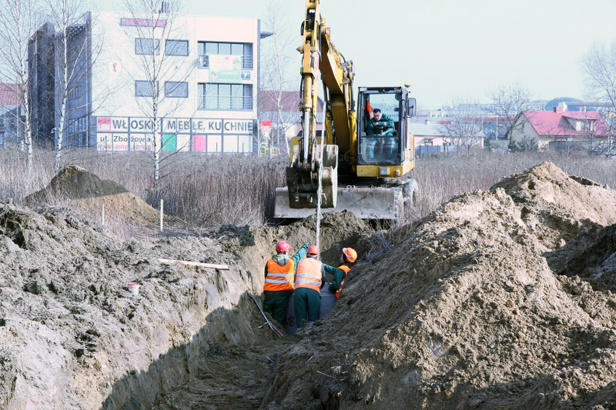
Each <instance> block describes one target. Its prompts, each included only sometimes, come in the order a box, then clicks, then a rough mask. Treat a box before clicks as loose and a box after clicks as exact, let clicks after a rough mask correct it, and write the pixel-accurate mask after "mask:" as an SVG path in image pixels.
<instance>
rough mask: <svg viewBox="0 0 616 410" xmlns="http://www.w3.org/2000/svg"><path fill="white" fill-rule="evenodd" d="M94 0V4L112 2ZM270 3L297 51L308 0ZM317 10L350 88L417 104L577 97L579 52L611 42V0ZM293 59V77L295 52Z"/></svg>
mask: <svg viewBox="0 0 616 410" xmlns="http://www.w3.org/2000/svg"><path fill="white" fill-rule="evenodd" d="M95 1H97V3H99V8H100V9H102V10H104V9H109V7H112V6H111V5H112V4H113V3H110V2H109V1H103V0H95ZM116 1H117V0H116ZM273 1H274V3H276V4H277V9H278V10H279V13H280V14H281V15H284V16H285V17H286V19H287V20H288V22H289V24H290V26H291V27H294V29H293V30H292V31H291V35H296V36H297V41H296V42H295V43H294V47H293V48H296V47H297V46H299V45H300V43H301V37H300V35H299V27H300V24H301V22H302V21H303V15H304V8H305V4H306V2H305V1H304V0H273ZM267 3H268V0H216V1H214V0H183V9H184V12H185V13H187V14H203V15H220V16H239V17H255V18H260V19H262V20H263V21H264V22H265V21H266V20H267ZM114 7H117V6H114ZM116 9H117V8H116ZM321 14H322V15H323V16H324V17H325V18H326V19H327V22H328V25H329V26H330V27H331V38H332V41H333V42H334V44H335V45H336V47H337V48H338V49H339V50H340V52H341V53H342V54H343V55H344V56H345V58H346V59H347V60H353V62H354V64H355V74H356V77H355V85H356V86H378V85H401V84H403V83H405V82H409V83H410V84H411V90H412V93H413V94H414V96H415V97H416V98H417V101H418V106H419V108H438V107H440V106H442V105H447V104H449V103H450V102H451V101H452V100H453V99H464V100H478V101H479V102H489V101H490V99H489V92H490V91H491V90H494V89H496V88H497V87H499V86H501V85H507V84H511V83H517V84H519V85H521V86H523V87H525V88H527V89H528V90H529V91H530V92H531V94H532V96H533V98H535V99H545V100H550V99H552V98H556V97H562V96H566V97H575V98H584V82H583V76H582V71H581V68H580V63H579V59H580V56H581V55H582V54H583V53H585V52H586V51H587V50H588V49H589V48H590V47H591V45H592V44H593V43H594V42H599V43H602V42H603V43H607V42H610V41H612V40H615V39H616V24H615V23H614V20H615V18H616V0H589V1H585V2H581V1H579V0H575V1H574V0H517V1H505V0H464V1H460V0H430V1H426V0H422V1H418V0H405V1H400V0H378V1H366V0H322V1H321ZM262 29H263V30H267V27H263V28H262ZM264 41H267V40H264ZM292 56H293V58H295V59H296V60H297V63H296V65H295V68H294V69H295V70H296V72H297V76H298V81H299V65H300V55H299V53H296V52H293V53H292Z"/></svg>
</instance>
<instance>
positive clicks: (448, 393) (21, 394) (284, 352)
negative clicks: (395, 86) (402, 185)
mask: <svg viewBox="0 0 616 410" xmlns="http://www.w3.org/2000/svg"><path fill="white" fill-rule="evenodd" d="M59 177H60V178H59V180H57V181H56V182H52V183H51V184H50V187H48V189H47V190H46V191H45V194H43V193H39V194H36V195H34V196H32V197H31V198H30V199H29V201H28V204H29V207H22V206H17V205H12V204H11V205H9V204H0V254H2V255H3V258H2V260H0V272H1V274H0V408H11V409H26V408H28V409H29V408H32V409H34V408H37V409H38V408H41V409H43V408H83V409H91V408H100V407H102V408H106V409H116V408H124V409H132V408H158V409H185V408H194V409H203V408H206V409H209V408H211V409H219V408H246V409H250V408H264V409H300V408H301V409H322V408H325V409H338V408H340V409H355V408H364V407H370V408H391V409H402V408H405V409H406V408H434V409H437V408H438V409H440V408H538V407H542V408H550V409H560V408H576V407H579V408H594V409H602V408H606V409H607V408H616V399H615V398H614V396H615V393H616V324H615V323H616V296H615V295H614V292H616V279H615V276H614V275H615V274H616V272H615V271H616V256H614V255H616V225H615V224H616V192H614V191H613V190H611V189H609V188H608V187H605V186H599V185H597V184H594V183H593V182H592V181H588V180H585V179H582V178H577V177H573V176H569V175H566V174H565V173H564V172H563V171H562V170H560V169H559V168H557V167H556V166H554V165H553V164H551V163H549V162H547V163H544V164H541V165H539V166H537V167H534V168H532V169H530V170H527V171H525V172H523V173H520V174H516V175H512V176H510V177H508V178H505V179H503V180H502V181H500V182H499V183H498V184H496V185H495V186H494V187H492V189H491V190H490V191H488V192H481V191H476V192H469V193H466V194H464V195H461V196H459V197H457V198H454V199H453V200H451V201H450V202H448V203H447V204H445V205H444V206H443V207H441V208H440V209H439V210H438V211H436V212H435V213H433V214H431V215H430V216H428V217H426V218H424V219H423V220H421V221H420V222H419V223H417V224H415V225H414V226H407V227H404V228H402V230H401V231H400V232H399V233H398V236H399V237H400V238H401V239H400V240H398V241H397V242H396V243H395V244H393V245H390V244H388V243H387V241H385V240H384V237H383V236H382V235H381V234H379V233H378V232H376V231H375V230H374V229H373V228H372V227H370V226H368V225H366V224H365V223H364V222H362V221H361V220H358V219H356V218H355V217H354V216H353V215H351V214H348V213H331V214H327V215H326V216H325V218H324V220H323V222H322V225H321V232H322V239H321V243H320V245H321V248H322V249H323V250H324V254H323V258H324V260H325V261H326V262H329V263H331V264H334V263H335V262H336V259H337V256H338V255H339V252H340V250H341V248H342V247H344V246H349V245H353V246H354V247H356V248H357V249H358V251H359V253H360V256H361V259H360V260H361V263H360V264H358V266H357V267H356V268H354V269H353V271H352V275H351V278H350V279H349V280H348V281H347V283H346V284H345V289H344V292H343V295H342V297H341V298H340V299H339V302H338V304H337V305H336V307H335V308H334V310H333V311H332V313H331V314H330V315H328V316H327V317H326V318H324V319H322V320H320V321H317V322H315V323H314V324H312V325H311V326H308V327H307V328H306V329H305V330H302V331H301V332H299V334H298V337H297V339H292V338H290V337H285V338H282V339H278V338H276V337H275V336H274V335H273V334H272V333H271V332H270V331H269V330H268V329H267V327H261V328H260V327H259V326H260V325H261V324H262V323H263V322H264V320H263V318H262V316H261V314H260V313H259V311H258V310H257V308H256V306H255V304H254V302H253V301H252V299H251V298H250V297H249V295H248V294H249V293H252V294H254V295H255V296H256V297H257V298H258V297H259V295H260V290H261V289H262V284H263V266H264V264H265V261H266V259H267V258H268V257H269V256H270V253H271V252H272V249H273V247H274V244H275V243H276V241H278V240H280V239H287V240H288V241H289V242H290V243H291V244H292V245H293V246H294V248H295V249H297V247H299V246H300V245H301V244H302V243H303V242H305V241H307V240H310V238H313V237H314V225H315V224H314V220H313V219H308V220H304V221H301V222H299V223H297V224H294V225H289V226H281V227H273V228H272V227H265V228H260V229H256V230H251V229H248V228H247V227H226V228H224V229H221V230H220V231H219V232H216V233H212V234H209V235H202V236H199V235H185V236H182V237H174V238H159V239H149V240H145V239H140V240H132V241H126V240H122V239H120V238H118V237H114V236H113V235H111V234H110V233H108V232H107V230H106V229H104V228H103V227H101V226H100V225H99V224H93V223H89V222H86V220H85V219H82V218H81V217H79V216H78V215H80V213H79V212H77V211H75V210H69V209H66V208H58V207H54V208H49V207H48V208H45V207H42V206H41V205H42V204H43V203H44V201H45V198H46V196H47V195H49V193H50V192H53V193H54V194H58V192H59V191H58V187H60V186H62V187H63V188H62V195H65V196H66V197H67V198H69V199H70V200H71V201H72V202H69V203H70V206H71V207H72V208H75V209H76V208H77V207H79V208H80V209H83V208H88V207H91V209H98V208H99V207H100V205H101V201H105V200H106V199H108V200H109V202H105V203H106V204H114V205H113V206H119V209H122V210H123V212H125V213H126V215H127V218H133V219H134V223H135V224H138V223H139V222H140V221H141V220H142V219H141V218H143V219H147V218H156V215H157V211H156V210H154V209H152V208H149V207H148V206H147V205H146V204H145V203H143V202H142V201H141V200H140V199H139V198H136V197H134V195H133V196H131V195H132V194H130V193H129V192H126V190H125V189H123V188H122V187H119V186H117V185H115V184H113V183H111V182H110V181H100V180H99V179H98V178H96V176H94V175H91V174H89V173H88V172H87V171H86V170H83V169H77V168H75V169H68V170H65V171H64V173H61V174H60V175H59ZM59 181H62V182H61V183H60V182H59ZM71 186H73V187H79V188H78V189H77V188H72V189H71V188H70V187H71ZM54 187H55V188H54ZM67 187H69V188H67ZM84 187H86V188H87V187H90V188H88V189H85V190H84V189H83V188H84ZM54 189H55V191H53V190H54ZM106 206H112V205H106ZM154 220H155V219H154ZM148 223H151V221H149V222H148ZM160 258H165V259H176V260H185V261H195V262H202V263H211V264H227V265H229V266H230V269H228V270H226V269H225V270H221V269H213V268H204V267H191V266H186V265H182V264H177V263H172V264H166V263H161V262H160V261H159V259H160ZM129 282H139V283H141V284H142V286H141V290H140V294H139V295H138V296H132V295H131V294H130V293H129V292H128V289H127V284H128V283H129Z"/></svg>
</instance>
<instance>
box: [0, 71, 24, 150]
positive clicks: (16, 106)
mask: <svg viewBox="0 0 616 410" xmlns="http://www.w3.org/2000/svg"><path fill="white" fill-rule="evenodd" d="M24 115H25V111H24V107H23V101H22V98H21V90H20V89H19V85H18V84H12V83H0V148H6V147H8V146H10V145H12V146H15V145H18V144H19V143H20V142H21V140H22V137H23V132H24V129H23V124H24V120H25V118H24Z"/></svg>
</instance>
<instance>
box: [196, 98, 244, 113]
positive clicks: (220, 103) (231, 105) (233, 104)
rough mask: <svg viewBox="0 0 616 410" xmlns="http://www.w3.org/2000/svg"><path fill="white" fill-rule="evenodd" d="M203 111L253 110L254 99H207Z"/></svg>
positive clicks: (202, 107) (204, 101)
mask: <svg viewBox="0 0 616 410" xmlns="http://www.w3.org/2000/svg"><path fill="white" fill-rule="evenodd" d="M200 108H201V109H202V110H252V97H218V98H216V97H205V98H204V99H203V101H202V102H201V107H200Z"/></svg>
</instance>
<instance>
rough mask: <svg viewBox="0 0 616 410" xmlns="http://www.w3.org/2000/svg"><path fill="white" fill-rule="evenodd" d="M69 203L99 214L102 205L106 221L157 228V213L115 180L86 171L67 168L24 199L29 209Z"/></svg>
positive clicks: (76, 167) (72, 167)
mask: <svg viewBox="0 0 616 410" xmlns="http://www.w3.org/2000/svg"><path fill="white" fill-rule="evenodd" d="M58 202H68V204H69V205H70V206H71V207H77V208H81V209H83V210H85V211H86V212H88V213H89V214H91V215H97V216H98V215H101V210H102V205H104V206H105V214H106V218H107V219H115V220H122V221H126V222H127V223H130V224H134V225H156V223H157V222H158V220H159V211H157V210H156V209H154V208H152V207H151V206H150V205H148V204H147V203H145V201H143V199H141V198H139V197H138V196H136V195H135V194H133V193H132V192H129V191H128V190H127V189H126V188H125V187H123V186H121V185H119V184H117V183H116V182H114V181H109V180H101V179H100V178H99V177H98V176H96V175H94V174H92V173H90V172H88V171H87V170H86V169H84V168H82V167H80V166H77V165H69V166H67V167H65V168H63V169H62V170H60V172H58V175H56V176H55V177H54V178H53V179H52V180H51V182H50V183H49V185H48V186H47V187H45V188H44V189H42V190H40V191H38V192H35V193H34V194H32V195H30V196H28V197H26V199H25V203H26V204H27V205H28V206H31V207H32V206H35V205H41V204H45V203H52V204H55V203H58Z"/></svg>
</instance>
